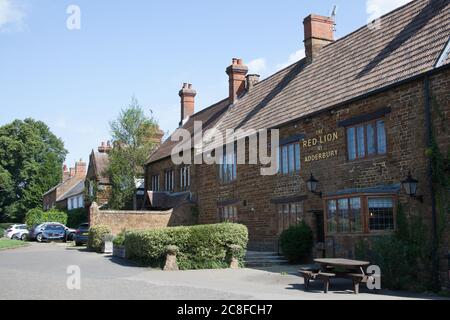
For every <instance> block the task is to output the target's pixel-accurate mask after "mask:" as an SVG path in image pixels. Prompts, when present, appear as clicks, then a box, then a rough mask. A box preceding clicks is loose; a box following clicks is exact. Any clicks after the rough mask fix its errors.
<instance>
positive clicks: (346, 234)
mask: <svg viewBox="0 0 450 320" xmlns="http://www.w3.org/2000/svg"><path fill="white" fill-rule="evenodd" d="M394 232H395V230H378V231H370V232H369V233H366V232H340V233H338V232H333V233H327V235H326V236H327V237H351V236H353V237H355V236H358V237H370V236H382V235H390V234H392V233H394Z"/></svg>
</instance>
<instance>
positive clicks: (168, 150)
mask: <svg viewBox="0 0 450 320" xmlns="http://www.w3.org/2000/svg"><path fill="white" fill-rule="evenodd" d="M228 106H229V102H228V99H224V100H222V101H219V102H218V103H216V104H214V105H212V106H210V107H208V108H206V109H204V110H202V111H200V112H197V113H196V114H194V115H193V116H191V117H190V118H189V120H188V121H187V122H186V123H185V124H184V125H183V126H182V127H181V128H182V129H185V130H188V131H189V132H190V133H191V136H193V135H194V122H195V121H201V122H202V123H203V130H207V129H209V128H211V127H213V126H214V125H215V124H216V123H217V121H218V120H219V119H220V117H221V116H222V115H223V114H224V113H225V111H226V110H227V109H228ZM178 130H180V129H177V130H176V131H175V132H174V133H173V134H172V135H171V136H170V137H169V138H168V139H167V140H166V141H164V142H163V143H162V144H161V146H160V147H159V148H158V149H156V151H155V152H154V153H153V154H152V155H151V156H150V157H149V159H148V161H147V163H151V162H156V161H158V160H162V159H164V158H167V157H170V156H171V154H172V149H173V147H174V146H175V145H177V144H178V142H176V141H172V140H171V137H172V136H173V135H174V134H176V133H177V131H178Z"/></svg>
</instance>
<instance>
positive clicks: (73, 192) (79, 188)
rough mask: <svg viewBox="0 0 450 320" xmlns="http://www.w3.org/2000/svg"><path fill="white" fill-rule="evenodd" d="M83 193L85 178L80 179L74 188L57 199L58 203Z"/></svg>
mask: <svg viewBox="0 0 450 320" xmlns="http://www.w3.org/2000/svg"><path fill="white" fill-rule="evenodd" d="M83 192H84V178H83V179H79V181H78V183H76V184H75V185H74V186H73V187H72V188H70V189H69V190H67V191H66V193H64V194H63V195H61V196H60V197H58V199H56V201H62V200H65V199H67V198H70V197H73V196H76V195H79V194H82V193H83Z"/></svg>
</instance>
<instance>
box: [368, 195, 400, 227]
mask: <svg viewBox="0 0 450 320" xmlns="http://www.w3.org/2000/svg"><path fill="white" fill-rule="evenodd" d="M369 228H370V230H394V203H393V200H392V198H372V199H369Z"/></svg>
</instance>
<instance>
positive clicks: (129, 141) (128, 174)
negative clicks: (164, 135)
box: [107, 97, 160, 210]
mask: <svg viewBox="0 0 450 320" xmlns="http://www.w3.org/2000/svg"><path fill="white" fill-rule="evenodd" d="M110 127H111V134H112V140H113V145H114V148H113V149H112V150H111V152H110V154H109V166H108V169H107V172H108V175H109V177H110V181H111V185H112V190H111V199H110V202H109V206H110V207H111V208H112V209H116V210H120V209H125V208H127V207H129V206H130V204H131V203H132V201H133V196H134V193H135V191H136V183H135V179H136V178H143V177H144V165H145V162H146V160H147V159H148V157H149V155H150V153H151V152H152V150H154V148H155V147H156V146H157V144H158V142H159V135H160V133H159V126H158V124H157V122H156V121H155V119H153V117H152V116H150V117H149V116H146V115H145V112H144V110H143V108H142V107H141V106H140V105H139V102H138V101H137V99H136V98H134V97H133V98H132V100H131V104H130V105H129V106H128V107H126V108H124V109H122V111H121V113H120V115H119V117H118V118H117V120H115V121H113V122H111V123H110Z"/></svg>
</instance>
